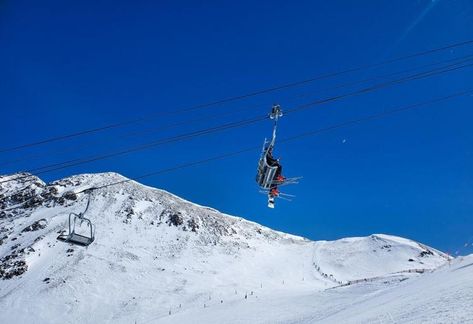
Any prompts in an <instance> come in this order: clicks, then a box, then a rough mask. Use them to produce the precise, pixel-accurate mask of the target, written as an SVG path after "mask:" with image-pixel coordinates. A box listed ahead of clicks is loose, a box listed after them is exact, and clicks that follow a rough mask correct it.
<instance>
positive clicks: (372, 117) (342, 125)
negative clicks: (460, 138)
mask: <svg viewBox="0 0 473 324" xmlns="http://www.w3.org/2000/svg"><path fill="white" fill-rule="evenodd" d="M472 94H473V90H466V91H461V92H457V93H453V94H450V95H448V96H444V97H439V98H435V99H431V100H427V101H423V102H419V103H415V104H411V105H407V106H403V107H399V108H396V109H392V110H387V111H383V112H381V113H377V114H371V115H368V116H365V117H360V118H357V119H352V120H349V121H346V122H343V123H339V124H335V125H332V126H328V127H323V128H319V129H315V130H312V131H308V132H305V133H301V134H298V135H295V136H291V137H287V138H284V139H282V140H279V143H280V144H285V143H288V142H293V141H297V140H300V139H302V138H306V137H311V136H315V135H318V134H321V133H325V132H329V131H332V130H336V129H341V128H345V127H349V126H353V125H357V124H360V123H363V122H367V121H371V120H376V119H382V118H384V117H387V116H390V115H394V114H398V113H401V112H405V111H409V110H414V109H418V108H422V107H425V106H429V105H433V104H436V103H440V102H443V101H447V100H451V99H454V98H459V97H463V96H467V95H472ZM260 149H261V146H260V145H258V146H252V147H247V148H244V149H241V150H238V151H234V152H231V153H226V154H222V155H219V156H214V157H211V158H207V159H204V160H198V161H193V162H189V163H184V164H180V165H177V166H174V167H170V168H166V169H162V170H159V171H155V172H150V173H146V174H143V175H140V176H137V177H133V178H130V179H126V180H121V181H117V182H113V183H109V184H105V185H102V186H97V187H95V188H94V190H95V189H103V188H107V187H110V186H115V185H118V184H123V183H127V182H130V181H137V180H141V179H144V178H149V177H152V176H157V175H160V174H164V173H170V172H174V171H178V170H180V169H184V168H189V167H193V166H197V165H200V164H205V163H208V162H212V161H216V160H222V159H226V158H230V157H234V156H236V155H240V154H243V153H247V152H251V151H255V150H260ZM78 193H81V192H78Z"/></svg>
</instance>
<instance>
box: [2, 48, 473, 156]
mask: <svg viewBox="0 0 473 324" xmlns="http://www.w3.org/2000/svg"><path fill="white" fill-rule="evenodd" d="M472 43H473V40H467V41H463V42H458V43H454V44H450V45H446V46H442V47H437V48H433V49H429V50H426V51H422V52H417V53H413V54H409V55H405V56H401V57H397V58H394V59H390V60H387V61H384V62H380V63H375V64H368V65H362V66H358V67H355V68H350V69H347V70H343V71H338V72H332V73H327V74H322V75H319V76H315V77H312V78H308V79H305V80H301V81H296V82H291V83H286V84H282V85H279V86H275V87H270V88H266V89H262V90H257V91H253V92H250V93H247V94H243V95H238V96H233V97H228V98H224V99H220V100H216V101H212V102H208V103H204V104H199V105H195V106H191V107H188V108H183V109H178V110H175V111H170V112H160V113H158V114H152V115H148V116H145V117H141V118H137V119H133V120H128V121H123V122H119V123H114V124H109V125H105V126H102V127H97V128H91V129H87V130H83V131H79V132H75V133H70V134H65V135H60V136H55V137H50V138H47V139H43V140H39V141H36V142H30V143H26V144H22V145H18V146H13V147H9V148H2V149H0V153H6V152H11V151H17V150H21V149H25V148H29V147H34V146H38V145H43V144H47V143H51V142H56V141H61V140H66V139H70V138H74V137H78V136H83V135H86V134H91V133H97V132H101V131H105V130H109V129H113V128H119V127H123V126H127V125H131V124H135V123H138V122H142V121H146V120H148V119H149V118H154V117H156V116H161V115H172V114H179V113H184V112H190V111H194V110H199V109H203V108H208V107H212V106H217V105H220V104H224V103H229V102H232V101H237V100H242V99H246V98H250V97H254V96H258V95H262V94H266V93H270V92H275V91H279V90H283V89H287V88H293V87H297V86H300V85H303V84H307V83H311V82H314V81H317V80H322V79H327V78H332V77H336V76H339V75H343V74H347V73H351V72H356V71H360V70H363V69H371V68H375V67H380V66H384V65H388V64H392V63H395V62H399V61H404V60H408V59H412V58H415V57H420V56H425V55H429V54H432V53H436V52H440V51H444V50H448V49H452V48H457V47H462V46H465V45H470V44H472Z"/></svg>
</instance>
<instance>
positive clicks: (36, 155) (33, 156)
mask: <svg viewBox="0 0 473 324" xmlns="http://www.w3.org/2000/svg"><path fill="white" fill-rule="evenodd" d="M471 58H473V54H470V55H466V56H462V57H457V58H453V59H448V60H443V61H440V62H434V63H429V64H424V65H421V66H416V67H414V68H410V69H406V70H403V71H396V72H393V73H389V74H385V75H381V76H374V77H371V78H365V79H362V80H356V81H352V82H348V83H343V84H340V85H337V86H334V87H329V88H325V89H322V90H321V91H328V90H331V89H339V88H344V87H349V86H353V85H357V84H362V83H366V82H370V81H374V80H378V79H384V78H388V77H391V76H395V75H399V74H403V73H407V72H411V71H415V70H419V69H422V68H425V67H429V66H435V65H439V64H443V63H450V62H456V61H457V62H456V63H455V64H461V63H464V62H466V61H468V60H469V59H471ZM321 91H316V92H321ZM310 94H313V92H311V93H310ZM308 95H309V94H308V93H306V94H299V95H296V96H293V97H292V99H294V98H302V97H307V96H308ZM286 102H287V100H286ZM250 108H252V107H251V106H243V107H241V108H238V109H237V110H235V109H232V110H230V111H224V112H223V113H221V114H212V115H211V116H200V117H198V118H193V119H188V120H185V121H180V122H177V123H173V124H170V125H164V126H160V127H158V128H151V129H150V128H148V129H146V130H140V131H135V132H129V133H127V134H124V135H122V136H119V138H120V139H128V138H132V137H136V136H140V135H147V134H152V133H157V132H160V131H164V130H168V129H172V128H177V127H179V126H183V125H187V124H192V123H196V122H199V121H202V120H209V119H216V118H219V117H223V116H227V115H231V114H234V113H235V112H239V111H243V110H248V109H250ZM259 108H260V107H257V108H252V109H259ZM261 108H262V107H261ZM96 143H97V142H96V141H94V143H93V144H96ZM90 145H91V143H82V144H80V145H74V146H69V147H66V148H63V149H61V150H56V151H55V152H53V153H51V152H41V153H34V154H29V155H27V156H25V157H22V158H17V159H15V160H10V161H6V162H3V163H0V166H6V165H10V164H13V163H15V164H16V163H19V162H22V161H26V160H27V161H31V160H37V159H38V158H40V157H42V156H50V155H52V154H54V155H57V154H58V153H66V152H71V151H77V150H78V149H81V148H84V147H89V146H90ZM76 160H79V159H76ZM62 164H65V162H62V163H56V164H53V165H50V166H59V165H62ZM41 169H42V168H41Z"/></svg>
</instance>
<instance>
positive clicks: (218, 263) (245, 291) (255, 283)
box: [0, 173, 448, 323]
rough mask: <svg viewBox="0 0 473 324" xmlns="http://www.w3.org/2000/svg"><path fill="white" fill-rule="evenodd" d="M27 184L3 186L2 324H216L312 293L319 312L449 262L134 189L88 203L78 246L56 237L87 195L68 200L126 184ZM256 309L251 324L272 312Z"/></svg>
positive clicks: (107, 176) (381, 241) (99, 180)
mask: <svg viewBox="0 0 473 324" xmlns="http://www.w3.org/2000/svg"><path fill="white" fill-rule="evenodd" d="M25 176H27V175H25ZM9 177H10V179H11V177H14V176H4V177H0V181H3V180H5V179H9ZM16 177H17V176H16ZM25 180H29V178H25V179H21V180H18V181H11V182H6V183H2V184H0V278H2V279H3V280H0V309H2V312H0V323H4V322H5V323H7V322H13V321H17V322H20V323H22V322H35V323H57V322H61V323H62V322H66V323H92V322H94V323H96V322H100V323H108V322H114V323H115V322H120V323H133V322H135V321H136V322H137V323H142V322H146V321H148V322H161V321H168V320H170V321H171V322H173V321H174V320H173V318H174V316H183V317H182V318H181V319H178V317H176V319H175V320H176V321H177V322H181V321H183V322H193V321H192V318H194V316H197V315H196V314H201V312H202V309H203V308H205V309H206V314H210V315H209V316H210V317H209V318H205V317H204V318H202V321H199V322H206V321H207V320H208V319H211V320H213V321H214V322H222V321H221V320H222V319H219V317H218V316H219V315H218V314H219V313H218V312H223V313H222V316H225V319H224V320H223V322H232V321H233V320H232V318H234V315H232V314H233V313H232V311H231V310H232V309H233V306H235V309H237V308H238V307H246V306H245V305H251V303H254V305H257V304H258V301H263V300H266V301H269V300H271V301H272V302H274V303H275V304H274V305H277V302H278V300H281V301H284V300H286V301H288V300H300V299H301V298H305V297H304V296H314V292H317V294H316V295H315V296H318V297H317V298H318V303H319V304H323V303H321V300H322V299H324V298H325V297H324V296H331V295H335V296H338V295H339V291H349V290H350V289H352V287H355V286H359V285H360V284H359V283H358V282H359V281H361V282H362V284H366V283H365V280H367V282H369V283H373V282H377V281H378V280H385V281H387V282H389V283H391V284H393V285H395V284H397V283H399V282H400V280H403V279H405V278H413V277H417V276H419V274H418V273H422V272H425V271H427V272H429V271H430V270H432V269H436V268H438V267H439V266H441V265H444V264H445V263H446V262H447V260H448V258H447V256H446V255H444V254H443V253H441V252H439V251H437V250H435V249H432V248H430V247H427V246H424V245H422V244H419V243H416V242H414V241H411V240H407V239H403V238H399V237H395V236H387V235H372V236H370V237H365V238H349V239H342V240H338V241H333V242H325V241H321V242H313V241H309V240H307V239H304V238H301V237H297V236H293V235H289V234H285V233H281V232H276V231H273V230H271V229H269V228H266V227H263V226H261V225H259V224H256V223H253V222H249V221H246V220H244V219H242V218H238V217H232V216H228V215H225V214H222V213H219V212H218V211H216V210H214V209H212V208H208V207H203V206H198V205H196V204H193V203H191V202H188V201H185V200H183V199H181V198H179V197H176V196H174V195H172V194H170V193H168V192H166V191H163V190H158V189H154V188H150V187H146V186H143V185H141V184H139V183H136V182H131V181H130V182H123V183H121V184H119V185H115V186H111V187H107V188H103V189H100V190H97V191H95V192H94V193H93V194H92V195H91V197H90V198H91V203H90V207H89V210H88V213H87V217H89V218H90V219H91V220H92V221H93V222H94V224H95V225H96V241H95V242H94V243H93V244H92V245H90V246H89V247H88V248H81V247H75V246H71V245H69V244H66V243H63V242H59V241H57V240H56V237H57V235H58V233H60V232H61V231H63V230H65V229H66V226H67V216H68V214H69V213H70V212H76V213H78V212H81V211H83V210H84V208H85V205H86V202H87V194H84V193H81V194H74V193H73V192H76V193H77V192H80V191H81V190H83V189H87V188H90V187H96V186H100V185H104V184H108V183H115V182H119V181H124V180H127V179H126V178H124V177H122V176H120V175H118V174H115V173H103V174H85V175H78V176H74V177H71V178H66V179H62V180H59V181H56V182H53V183H51V184H48V185H46V184H45V183H44V182H42V181H41V180H40V179H37V178H34V180H35V181H34V182H33V183H31V182H26V181H25ZM410 281H411V280H409V282H410ZM340 286H341V287H340ZM375 286H376V285H375ZM337 287H338V288H337ZM327 288H333V289H329V290H326V289H327ZM384 288H385V287H384V286H383V289H384ZM370 289H374V291H377V290H376V289H377V288H376V289H375V288H370ZM368 290H369V289H368ZM337 298H339V302H340V301H341V300H343V299H346V300H347V301H349V300H351V297H350V295H349V294H348V295H345V294H344V293H341V295H340V296H338V297H337ZM329 301H330V299H327V301H326V302H329ZM245 302H247V303H246V304H244V303H245ZM339 302H338V303H337V305H338V304H339ZM242 303H243V304H242ZM284 303H285V302H284ZM319 304H318V305H319ZM340 304H343V303H340ZM232 305H233V306H232ZM298 305H299V304H298ZM316 306H317V305H312V307H316ZM255 307H256V309H255V310H254V311H255V313H254V314H253V316H254V317H253V320H251V321H253V322H254V321H259V320H263V319H264V318H266V317H267V318H268V319H269V318H271V316H272V315H273V314H277V313H278V311H277V310H274V311H271V314H270V313H269V311H268V312H267V311H266V310H264V311H262V309H261V308H259V309H258V307H257V306H255ZM270 308H271V307H270V305H268V309H270ZM281 309H284V308H281ZM301 312H302V310H301ZM303 313H304V312H302V313H301V314H303ZM186 314H187V315H186ZM212 314H214V315H215V316H217V317H212V316H213V315H212ZM186 316H188V317H186ZM228 316H230V317H231V318H230V317H228ZM249 316H250V317H251V315H249ZM261 316H262V317H261ZM196 318H197V317H196ZM291 318H292V317H289V318H288V319H290V320H292V319H291ZM235 321H236V322H238V318H237V317H235Z"/></svg>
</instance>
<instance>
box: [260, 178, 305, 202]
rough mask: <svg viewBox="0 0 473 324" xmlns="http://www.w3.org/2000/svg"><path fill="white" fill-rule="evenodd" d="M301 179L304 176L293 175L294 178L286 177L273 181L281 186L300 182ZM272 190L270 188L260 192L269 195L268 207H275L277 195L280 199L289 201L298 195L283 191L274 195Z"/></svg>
mask: <svg viewBox="0 0 473 324" xmlns="http://www.w3.org/2000/svg"><path fill="white" fill-rule="evenodd" d="M300 179H302V177H293V178H286V179H284V180H282V181H278V180H274V181H273V182H272V183H273V184H274V185H275V186H278V187H281V186H285V185H290V184H298V183H299V180H300ZM270 191H271V190H269V189H266V190H260V193H262V194H265V195H267V196H268V207H269V208H274V201H275V198H276V197H278V198H280V199H284V200H287V201H292V199H291V198H294V197H296V196H294V195H290V194H286V193H282V192H280V193H278V194H277V195H276V196H273V195H271V193H270Z"/></svg>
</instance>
